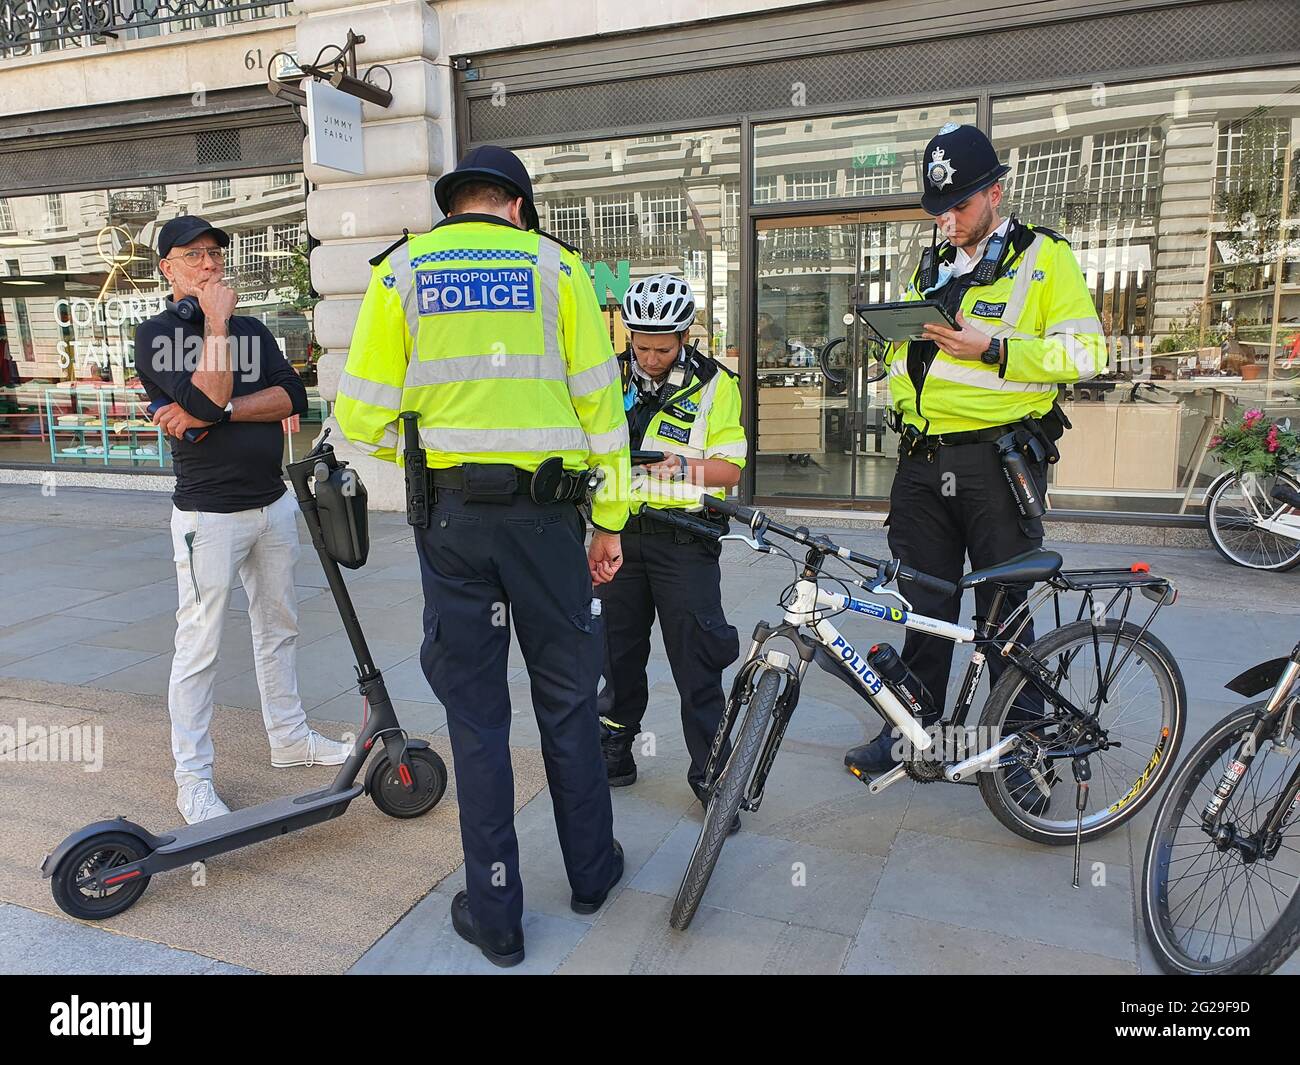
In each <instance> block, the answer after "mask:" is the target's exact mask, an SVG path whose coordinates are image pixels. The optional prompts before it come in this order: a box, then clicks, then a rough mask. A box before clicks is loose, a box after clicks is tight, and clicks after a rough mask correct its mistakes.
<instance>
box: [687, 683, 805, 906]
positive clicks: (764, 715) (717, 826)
mask: <svg viewBox="0 0 1300 1065" xmlns="http://www.w3.org/2000/svg"><path fill="white" fill-rule="evenodd" d="M780 690H781V675H780V674H779V673H774V672H772V671H771V670H766V671H765V672H764V673H763V675H762V676H761V677H760V678H759V681H758V685H757V686H756V688H755V690H754V696H753V698H752V699H751V700H750V703H749V708H748V709H747V710H746V711H745V720H744V721H743V722H742V723H741V726H740V736H739V737H738V738H737V740H736V745H735V746H734V747H733V748H732V749H731V757H730V758H728V759H727V764H726V765H725V766H724V767H723V770H722V774H721V776H719V777H718V783H717V786H716V787H715V788H714V789H713V795H712V797H711V798H710V799H709V805H708V808H707V809H706V810H705V812H704V827H703V828H702V829H700V838H699V839H698V840H697V841H696V843H695V851H694V852H693V853H692V854H691V860H690V863H689V864H688V865H687V866H686V875H685V876H683V877H682V886H681V887H680V888H679V889H678V891H677V898H676V899H674V900H673V912H672V914H671V916H670V917H669V918H668V923H669V924H671V925H672V926H673V927H674V928H676V929H679V930H684V929H685V928H686V927H687V926H688V925H689V924H690V923H691V919H692V918H693V917H694V916H695V911H696V910H697V909H699V906H700V900H701V899H702V898H703V897H704V889H705V888H706V887H708V885H709V877H711V876H712V875H713V867H714V866H715V865H717V864H718V855H720V854H721V853H722V845H723V844H724V843H726V842H727V833H728V832H729V831H730V829H731V822H732V821H733V820H735V817H736V814H738V813H739V812H740V804H741V802H742V801H743V800H744V798H745V788H746V786H747V785H748V784H749V778H750V776H751V775H752V774H753V772H754V765H755V763H756V762H757V761H758V753H759V751H760V750H761V749H762V746H763V736H764V735H765V734H766V733H767V724H768V722H769V721H771V720H772V711H773V710H774V709H775V708H776V700H777V696H778V695H779V694H780Z"/></svg>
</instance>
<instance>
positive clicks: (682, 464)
mask: <svg viewBox="0 0 1300 1065" xmlns="http://www.w3.org/2000/svg"><path fill="white" fill-rule="evenodd" d="M686 470H687V466H686V459H685V458H684V457H683V456H681V455H678V456H677V471H676V472H675V473H674V474H673V480H674V481H684V480H686Z"/></svg>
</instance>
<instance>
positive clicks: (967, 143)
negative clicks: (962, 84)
mask: <svg viewBox="0 0 1300 1065" xmlns="http://www.w3.org/2000/svg"><path fill="white" fill-rule="evenodd" d="M1010 170H1011V167H1009V166H1007V165H1006V164H1005V163H1002V162H1000V161H999V159H998V153H997V152H996V151H995V150H994V148H993V145H992V143H991V142H990V141H989V139H988V137H986V136H984V134H983V132H981V131H980V130H979V129H977V128H976V127H974V126H959V125H958V124H957V123H955V122H949V123H948V124H947V125H946V126H944V127H943V129H941V130H939V132H938V133H937V134H936V135H935V136H933V137H931V138H930V143H929V144H927V145H926V146H925V154H924V156H922V158H921V176H922V178H923V180H922V182H921V188H922V192H921V207H922V209H923V210H924V211H925V212H926V213H927V214H931V215H941V214H943V213H944V212H945V211H950V210H952V209H953V208H954V207H956V206H957V205H958V204H959V203H961V202H962V201H963V200H968V199H970V198H971V197H972V196H974V195H975V193H977V192H982V191H983V190H984V189H987V188H988V187H989V186H990V185H992V184H993V183H994V182H995V181H1000V180H1001V179H1002V178H1003V177H1005V176H1006V175H1007V173H1009V172H1010Z"/></svg>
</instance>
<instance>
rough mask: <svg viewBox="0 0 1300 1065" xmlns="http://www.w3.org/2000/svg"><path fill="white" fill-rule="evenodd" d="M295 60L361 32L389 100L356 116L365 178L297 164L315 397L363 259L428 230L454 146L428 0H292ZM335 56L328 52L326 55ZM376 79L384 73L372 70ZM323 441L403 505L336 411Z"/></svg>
mask: <svg viewBox="0 0 1300 1065" xmlns="http://www.w3.org/2000/svg"><path fill="white" fill-rule="evenodd" d="M294 8H295V10H297V11H299V12H301V13H302V16H303V17H302V18H301V19H300V20H299V22H298V26H297V48H298V61H299V62H300V63H311V62H312V61H313V60H314V59H315V58H316V55H317V53H319V52H320V50H321V49H322V48H323V47H325V46H326V45H339V46H341V45H343V44H344V42H345V41H346V40H347V35H348V30H349V29H351V30H352V31H353V32H354V33H356V34H358V35H361V36H364V37H365V38H366V40H365V43H364V44H361V45H358V46H357V73H358V75H360V74H361V73H362V72H364V70H365V68H366V67H368V66H370V65H372V64H374V63H382V64H383V65H384V66H385V67H387V68H388V70H389V72H390V73H391V74H392V76H393V87H392V92H393V102H392V104H391V105H390V106H389V107H386V108H385V107H380V106H378V105H377V104H370V103H363V104H362V109H361V117H362V122H363V127H362V136H363V145H364V150H365V163H366V173H365V175H364V176H362V177H358V176H356V175H354V174H346V173H343V172H342V171H337V170H330V169H327V168H325V167H315V166H312V165H311V162H310V161H309V160H308V158H307V145H306V142H305V141H304V143H303V160H304V169H305V171H306V175H307V178H308V179H309V180H310V181H311V182H312V183H313V185H314V186H315V187H314V189H313V190H312V192H311V194H310V195H309V196H308V197H307V228H308V230H309V231H310V233H311V234H312V236H313V237H315V238H316V239H317V240H318V241H320V245H319V247H317V248H316V249H315V250H314V251H313V252H312V256H311V278H312V285H313V286H314V287H315V289H316V291H317V292H319V293H320V294H321V296H322V297H324V298H323V299H322V300H321V302H320V303H319V304H317V306H316V310H315V322H314V325H315V332H316V339H317V341H318V342H319V343H320V345H321V347H322V348H323V349H324V354H322V356H321V358H320V362H319V365H318V371H317V373H318V381H319V387H320V394H321V396H322V398H324V399H327V400H329V401H330V402H333V400H334V397H335V393H336V390H337V387H338V379H339V374H340V373H342V371H343V365H344V362H345V361H346V360H347V352H348V345H349V343H350V342H351V339H352V328H353V325H354V324H355V322H356V317H357V311H358V309H359V308H360V306H361V297H362V296H363V295H364V294H365V290H366V285H367V283H368V281H369V278H370V264H369V263H368V262H367V260H368V259H369V258H370V257H371V256H372V255H375V254H376V253H377V252H379V251H382V250H383V249H384V248H386V247H387V246H388V245H390V244H391V243H392V242H393V241H394V240H396V239H397V238H398V237H400V236H401V235H402V229H403V228H406V229H409V230H410V231H411V233H412V235H414V234H417V233H424V232H427V231H428V230H429V229H431V228H432V227H433V225H434V223H435V222H437V221H438V220H439V219H440V218H441V217H442V215H441V212H439V210H438V208H437V206H436V205H435V204H434V202H433V185H434V182H435V181H436V180H437V178H438V176H439V175H440V174H441V173H442V172H443V170H444V168H445V167H450V166H454V165H455V163H454V160H449V159H448V158H447V154H448V152H449V151H450V145H452V144H454V143H455V142H454V135H453V133H452V131H451V123H452V120H451V107H450V102H449V101H450V97H449V95H448V90H447V87H448V82H447V79H446V78H445V77H444V76H443V75H442V72H441V71H440V70H439V68H438V66H437V65H436V64H435V61H436V60H437V59H438V57H439V55H440V46H441V39H440V34H439V31H438V18H437V15H436V14H435V12H434V10H433V8H432V7H430V5H429V4H428V3H426V2H425V0H376V2H371V3H366V2H358V0H295V3H294ZM334 54H337V53H335V52H334V51H333V49H330V50H329V51H327V52H326V54H325V56H324V57H323V58H324V59H325V60H328V59H329V58H330V56H331V55H334ZM377 77H378V78H379V79H380V83H381V84H382V77H383V76H382V74H380V75H377ZM326 424H327V425H328V426H330V428H331V432H330V442H331V443H332V444H333V445H334V447H335V450H336V451H338V452H339V454H340V457H342V458H345V459H347V461H348V462H350V463H351V464H352V465H353V468H355V469H356V470H358V471H359V472H360V474H361V478H362V480H363V481H364V482H365V485H366V490H367V491H368V493H369V498H370V505H371V506H372V507H374V508H375V509H377V510H404V509H405V507H406V503H405V498H404V492H403V485H402V478H401V476H400V471H399V470H398V468H397V467H396V466H395V465H394V464H393V463H390V462H378V461H376V460H374V459H372V458H370V457H369V456H367V455H363V454H361V453H360V452H358V451H357V450H356V449H355V448H353V447H352V446H351V445H350V444H348V442H347V441H346V439H345V438H344V436H343V434H342V433H341V432H340V431H339V428H338V425H337V423H336V422H335V421H334V419H333V418H330V419H329V421H328V422H326Z"/></svg>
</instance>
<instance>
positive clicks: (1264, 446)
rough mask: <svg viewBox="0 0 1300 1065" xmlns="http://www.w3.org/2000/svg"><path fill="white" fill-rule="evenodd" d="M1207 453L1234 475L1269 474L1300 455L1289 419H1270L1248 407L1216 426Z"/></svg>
mask: <svg viewBox="0 0 1300 1065" xmlns="http://www.w3.org/2000/svg"><path fill="white" fill-rule="evenodd" d="M1210 454H1212V455H1213V456H1214V457H1215V458H1216V459H1218V460H1219V461H1220V462H1221V463H1223V465H1225V466H1227V467H1228V468H1229V469H1230V470H1232V471H1233V472H1234V473H1235V474H1236V475H1237V476H1238V477H1240V476H1241V475H1242V474H1243V473H1256V474H1263V475H1265V476H1272V475H1275V474H1277V473H1280V472H1281V471H1282V470H1284V469H1285V468H1286V467H1287V466H1288V465H1290V464H1291V463H1292V462H1294V461H1295V460H1296V457H1297V456H1300V436H1297V435H1296V434H1295V433H1294V432H1292V431H1291V426H1290V423H1289V422H1275V421H1272V420H1270V419H1268V418H1266V417H1265V416H1264V412H1263V411H1262V410H1260V409H1259V408H1258V407H1252V408H1251V409H1250V410H1248V411H1246V412H1245V413H1244V414H1242V415H1241V417H1239V418H1231V419H1228V420H1226V421H1224V422H1223V424H1222V425H1220V426H1219V431H1218V433H1217V434H1216V435H1215V436H1212V437H1211V438H1210Z"/></svg>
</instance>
